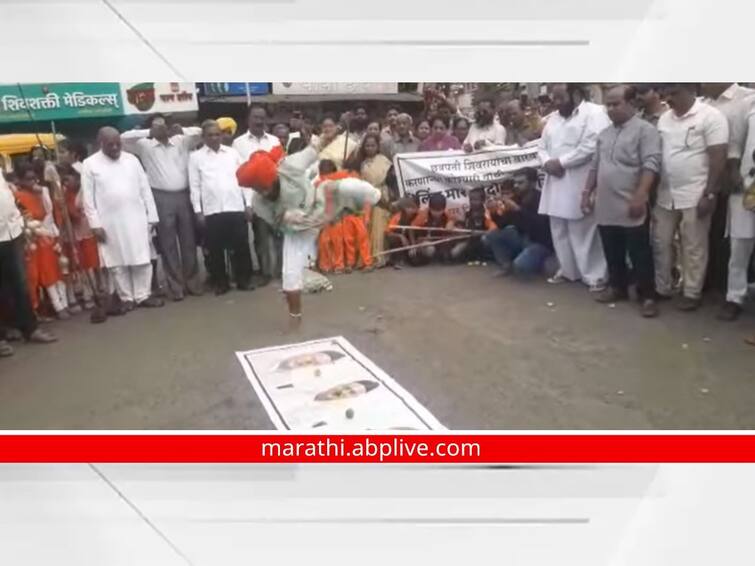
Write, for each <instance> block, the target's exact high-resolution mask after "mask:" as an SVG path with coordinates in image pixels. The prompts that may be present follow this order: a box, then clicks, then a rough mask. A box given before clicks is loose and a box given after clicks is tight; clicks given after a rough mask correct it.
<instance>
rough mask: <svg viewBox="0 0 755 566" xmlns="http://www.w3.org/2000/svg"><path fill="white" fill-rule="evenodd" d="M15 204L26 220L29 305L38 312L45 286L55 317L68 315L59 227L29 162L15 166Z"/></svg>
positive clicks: (47, 198)
mask: <svg viewBox="0 0 755 566" xmlns="http://www.w3.org/2000/svg"><path fill="white" fill-rule="evenodd" d="M17 189H18V190H17V191H16V193H15V197H16V203H17V204H18V207H19V209H20V210H21V214H22V215H23V216H24V218H25V219H26V225H27V229H28V230H29V231H28V232H27V237H29V242H28V245H27V249H26V278H27V284H28V288H29V295H30V299H31V303H32V308H34V310H35V311H39V307H40V289H44V291H45V292H46V294H47V296H48V298H49V299H50V303H51V304H52V308H53V309H54V311H55V314H56V316H57V317H58V318H59V319H61V320H65V319H68V318H70V314H69V312H68V298H67V296H66V286H65V283H64V282H63V273H62V270H61V265H60V242H59V241H58V235H59V232H58V228H57V226H56V225H55V220H54V216H53V206H52V200H51V199H50V193H49V191H48V189H47V187H44V186H41V185H39V181H38V178H37V174H36V173H35V172H34V168H33V167H32V165H31V164H28V163H22V164H21V165H20V166H19V167H18V185H17Z"/></svg>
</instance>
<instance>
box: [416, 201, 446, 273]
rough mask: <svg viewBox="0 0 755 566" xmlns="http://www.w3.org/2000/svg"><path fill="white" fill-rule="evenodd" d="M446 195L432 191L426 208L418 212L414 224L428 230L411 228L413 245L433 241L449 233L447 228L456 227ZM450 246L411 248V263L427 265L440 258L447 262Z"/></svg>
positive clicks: (444, 244) (443, 244)
mask: <svg viewBox="0 0 755 566" xmlns="http://www.w3.org/2000/svg"><path fill="white" fill-rule="evenodd" d="M446 204H447V201H446V195H444V194H443V193H432V194H431V195H430V198H429V200H428V203H427V208H426V209H425V210H420V211H419V212H418V213H417V216H416V217H415V219H414V221H413V222H412V226H414V227H416V228H426V230H411V231H410V233H409V241H410V243H411V244H412V245H414V244H422V243H428V244H429V242H431V241H432V240H434V239H437V238H442V237H444V236H447V235H448V232H447V230H449V229H452V228H454V227H455V222H454V220H453V219H452V218H451V217H450V216H449V214H448V211H447V210H446ZM450 251H451V250H450V246H449V244H448V243H442V244H438V245H427V246H423V247H419V248H414V249H411V250H409V253H408V255H409V263H411V264H412V265H425V264H427V263H430V262H431V261H434V260H438V261H442V262H447V261H448V260H449V259H450Z"/></svg>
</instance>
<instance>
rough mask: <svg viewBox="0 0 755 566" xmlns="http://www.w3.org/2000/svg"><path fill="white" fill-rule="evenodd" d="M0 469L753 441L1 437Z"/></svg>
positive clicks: (739, 457)
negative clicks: (20, 465) (18, 465)
mask: <svg viewBox="0 0 755 566" xmlns="http://www.w3.org/2000/svg"><path fill="white" fill-rule="evenodd" d="M0 462H4V463H8V462H25V463H43V462H44V463H71V462H97V463H106V462H121V463H139V462H144V463H147V462H155V463H193V462H195V463H293V462H297V463H329V462H339V463H374V462H384V463H490V464H497V463H520V464H527V463H533V464H534V463H540V464H544V463H571V464H575V463H694V462H706V463H707V462H739V463H743V462H755V435H750V434H746V435H674V434H663V435H641V434H631V435H622V434H611V435H587V434H586V435H575V434H569V435H537V434H535V435H522V434H512V435H506V434H497V435H469V434H439V435H292V434H275V435H273V434H265V435H256V434H255V435H244V434H242V435H227V434H225V435H224V434H218V435H197V434H186V435H183V434H176V435H168V434H159V435H152V434H147V435H139V434H122V435H121V434H113V435H110V434H108V435H92V434H82V435H68V434H64V435H37V434H31V435H23V434H12V435H0Z"/></svg>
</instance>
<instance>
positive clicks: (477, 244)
mask: <svg viewBox="0 0 755 566" xmlns="http://www.w3.org/2000/svg"><path fill="white" fill-rule="evenodd" d="M467 197H468V198H469V211H467V213H466V215H465V216H464V219H463V221H461V222H457V226H458V227H460V228H464V229H466V230H478V231H488V232H492V231H493V230H495V229H496V227H497V226H496V224H495V222H493V219H492V218H491V216H490V212H489V211H488V209H487V208H486V207H485V189H483V188H474V189H471V190H469V191H467ZM487 256H488V250H487V247H486V246H485V245H484V244H483V243H482V236H481V235H480V236H473V237H471V238H469V239H468V240H463V241H461V242H459V243H456V244H454V245H453V247H452V248H451V259H452V260H454V261H482V260H484V259H486V258H487Z"/></svg>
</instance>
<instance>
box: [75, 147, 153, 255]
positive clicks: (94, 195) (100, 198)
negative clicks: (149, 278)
mask: <svg viewBox="0 0 755 566" xmlns="http://www.w3.org/2000/svg"><path fill="white" fill-rule="evenodd" d="M81 190H82V194H83V200H84V213H85V214H86V217H87V220H89V225H90V226H91V227H92V228H102V229H104V230H105V242H104V243H100V244H99V248H100V256H101V259H102V261H103V263H104V265H105V267H108V268H112V267H119V266H133V265H145V264H148V263H149V262H150V249H149V224H150V223H156V222H157V209H156V208H155V201H154V199H153V198H152V191H151V190H150V188H149V182H148V181H147V175H146V174H145V172H144V169H143V168H142V166H141V164H140V163H139V160H138V159H137V158H136V157H134V156H133V155H131V154H129V153H126V152H121V155H120V157H119V158H118V159H116V160H113V159H110V158H109V157H107V156H106V155H105V154H103V153H102V152H101V151H98V152H97V153H95V154H94V155H92V156H91V157H89V158H87V159H86V160H85V161H84V168H83V170H82V175H81Z"/></svg>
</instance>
